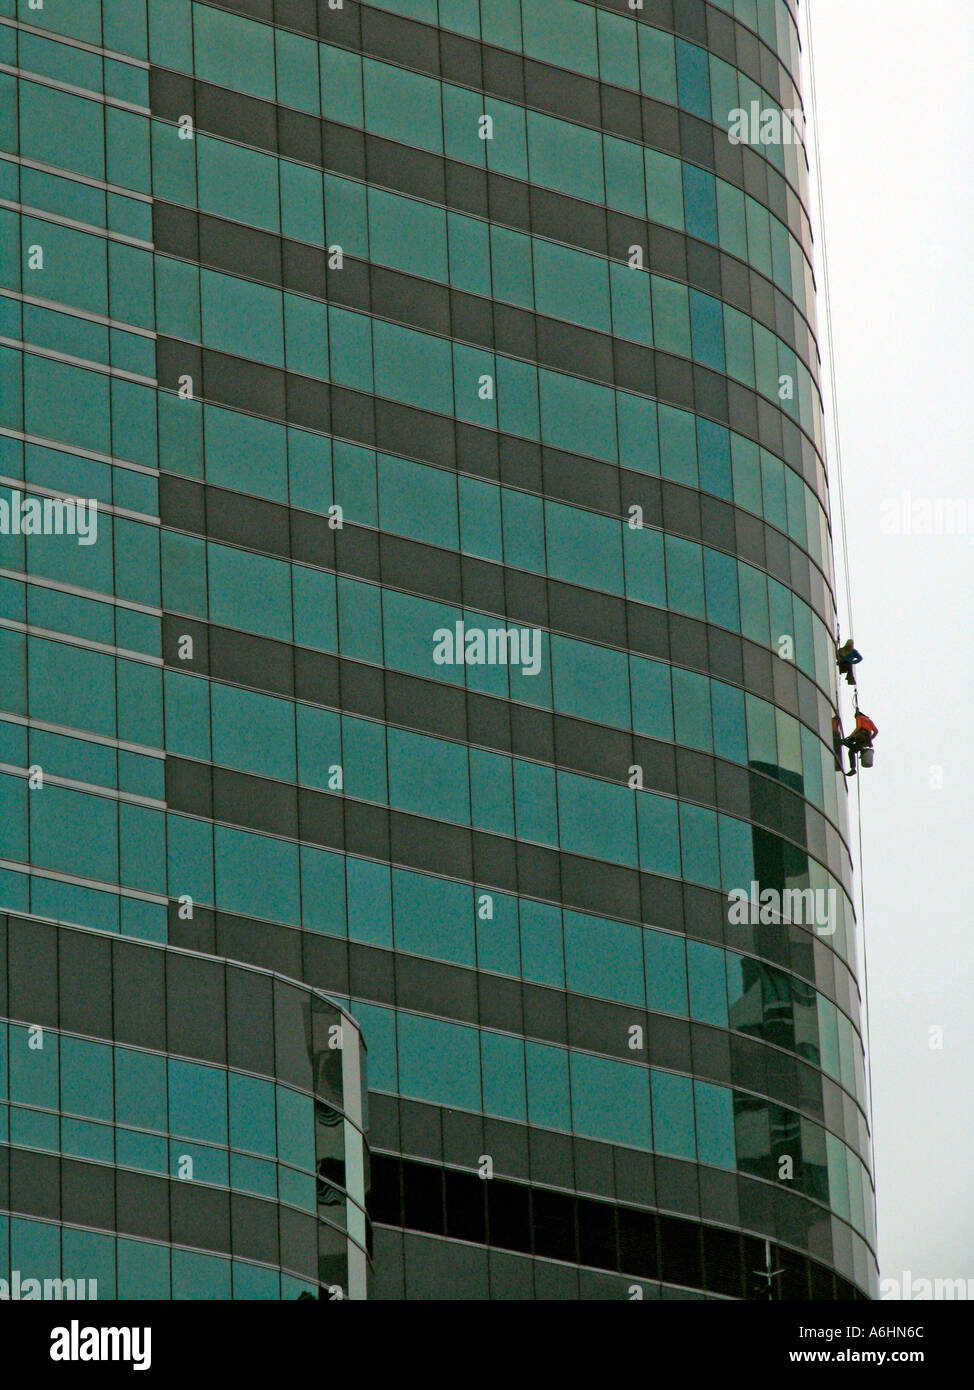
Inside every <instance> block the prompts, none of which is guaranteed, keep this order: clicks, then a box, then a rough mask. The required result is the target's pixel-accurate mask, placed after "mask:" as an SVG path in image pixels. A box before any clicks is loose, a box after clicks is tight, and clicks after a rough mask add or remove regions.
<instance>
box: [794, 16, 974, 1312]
mask: <svg viewBox="0 0 974 1390" xmlns="http://www.w3.org/2000/svg"><path fill="white" fill-rule="evenodd" d="M802 9H803V11H804V15H803V42H804V47H805V59H806V74H805V94H806V104H807V99H808V95H809V93H810V90H811V88H810V83H809V78H808V71H807V59H808V48H809V45H808V39H807V26H808V24H809V21H810V22H811V26H812V38H813V46H814V55H815V66H816V85H817V95H818V125H819V163H820V167H821V171H822V187H823V190H824V198H825V236H826V240H827V247H828V258H829V272H830V273H829V282H830V285H831V299H832V332H833V337H834V349H835V362H834V367H835V375H836V387H837V397H838V406H839V425H840V437H841V445H842V475H843V478H844V489H845V500H846V523H847V529H848V556H849V573H850V577H851V585H852V603H853V612H854V618H855V623H854V627H853V628H852V629H851V635H853V636H854V638H855V643H856V646H857V647H858V649H859V650H860V651H861V652H862V653H863V657H864V660H863V663H862V665H861V666H860V667H859V668H858V670H859V696H860V701H861V704H862V707H863V709H865V710H866V711H867V712H868V713H869V714H870V715H871V716H872V718H873V719H874V720H875V722H876V724H877V725H878V727H879V730H880V732H879V736H878V738H877V739H876V762H875V766H874V767H873V769H872V770H871V771H869V772H866V773H864V774H862V775H861V776H860V778H859V779H858V782H859V789H860V790H861V793H862V808H861V809H862V827H863V829H862V834H863V859H862V864H861V883H862V885H863V891H864V897H865V913H864V918H863V920H864V924H865V931H864V933H862V934H861V935H863V936H864V939H865V945H866V951H867V954H868V979H869V1004H870V1034H871V1058H872V1079H873V1108H874V1134H873V1137H874V1154H875V1170H876V1188H877V1206H878V1226H879V1258H880V1276H881V1279H883V1280H896V1281H898V1288H900V1289H901V1290H903V1291H904V1292H905V1293H906V1296H908V1292H909V1291H908V1286H907V1284H906V1281H905V1273H906V1271H909V1273H910V1277H911V1279H912V1281H913V1282H914V1284H915V1281H916V1280H917V1279H918V1278H926V1279H931V1280H932V1279H938V1278H940V1279H968V1280H970V1281H971V1283H970V1284H969V1286H968V1288H969V1294H970V1296H972V1297H974V1201H972V1199H971V1195H970V1181H971V1177H972V1175H974V1124H972V1118H971V1095H972V1079H971V1063H972V1059H974V1045H972V1044H974V1024H972V1012H974V1011H972V1009H971V1004H970V997H969V996H970V990H971V986H972V983H974V944H972V943H974V908H972V903H974V836H972V826H974V756H972V744H974V738H972V732H971V725H972V719H971V711H972V707H974V700H972V693H974V651H972V643H974V620H972V612H974V603H972V591H974V586H972V577H974V467H972V461H974V444H972V440H974V360H972V358H974V353H972V343H974V333H972V324H974V251H972V243H971V228H972V226H974V178H972V175H971V167H972V165H971V150H972V148H974V97H972V95H971V92H972V79H974V4H972V3H971V0H925V3H924V4H923V5H922V6H921V5H918V4H917V3H916V0H854V3H851V4H850V3H847V0H804V3H803V5H802ZM813 222H814V225H815V228H816V237H817V239H818V241H819V245H818V249H817V256H816V275H817V280H818V286H819V315H820V323H822V320H823V319H824V302H823V300H824V296H823V294H822V288H823V287H822V247H821V233H820V230H819V228H818V219H817V211H816V214H815V217H814V218H813ZM822 326H823V327H824V323H823V324H822ZM820 336H821V337H823V338H824V334H822V335H820ZM823 352H824V347H823ZM826 414H827V415H828V405H827V409H826ZM830 486H831V496H832V509H833V532H834V534H835V536H836V549H837V560H838V561H839V563H840V564H841V557H840V556H839V554H838V551H839V548H840V540H839V526H838V520H839V516H838V487H837V480H836V451H835V449H834V447H833V448H832V449H831V451H830ZM904 494H908V497H904ZM938 503H939V504H940V507H939V508H938V507H937V505H936V504H938ZM945 503H957V504H958V506H957V507H956V508H954V509H952V510H951V509H949V508H948V509H945V508H944V504H945ZM961 503H963V507H961V506H960V505H959V504H961ZM931 531H932V532H933V533H932V534H931V533H930V532H931ZM841 592H842V591H841V590H840V593H841ZM840 613H841V616H842V630H843V635H844V636H848V635H850V628H849V623H848V614H847V613H846V611H845V600H844V597H840ZM842 688H843V690H845V689H846V687H845V686H844V685H843V687H842ZM848 708H849V705H848V702H847V704H846V709H848ZM850 819H851V822H852V825H853V829H854V830H855V826H856V814H855V801H854V799H853V800H852V801H850ZM861 979H862V975H861V973H860V981H861ZM937 1030H940V1031H939V1032H938V1031H937ZM885 1292H886V1293H887V1295H889V1294H891V1293H894V1292H895V1289H894V1288H893V1287H892V1286H890V1285H887V1286H886V1290H885Z"/></svg>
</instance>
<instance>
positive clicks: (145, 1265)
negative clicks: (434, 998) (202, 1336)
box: [0, 916, 371, 1299]
mask: <svg viewBox="0 0 974 1390" xmlns="http://www.w3.org/2000/svg"><path fill="white" fill-rule="evenodd" d="M0 937H2V940H0V1140H2V1147H0V1198H2V1200H0V1207H2V1208H3V1212H4V1214H0V1270H2V1273H0V1278H2V1279H3V1280H4V1281H5V1284H6V1287H7V1289H9V1287H10V1284H11V1281H18V1280H19V1282H20V1286H21V1287H24V1286H25V1285H26V1281H28V1280H35V1281H37V1283H38V1284H39V1285H41V1286H43V1284H44V1282H45V1281H52V1280H53V1281H70V1285H69V1286H70V1287H71V1288H73V1289H75V1290H77V1289H78V1288H79V1286H81V1288H82V1289H83V1291H82V1292H78V1293H77V1294H76V1296H78V1297H81V1298H85V1297H87V1298H89V1299H114V1298H120V1299H130V1298H136V1299H159V1298H162V1299H168V1298H173V1299H228V1298H241V1299H282V1298H283V1299H289V1298H322V1299H335V1298H346V1297H350V1298H357V1299H362V1298H365V1297H366V1293H367V1286H368V1276H369V1257H368V1254H367V1253H366V1251H367V1248H369V1249H370V1248H371V1229H370V1226H369V1223H368V1218H367V1217H366V1187H367V1183H368V1155H367V1150H366V1147H365V1140H364V1138H363V1129H364V1125H365V1114H364V1085H365V1074H364V1051H363V1050H362V1047H361V1040H360V1035H359V1032H358V1029H357V1028H356V1026H355V1024H354V1022H353V1021H352V1020H351V1019H350V1018H349V1016H348V1015H347V1014H346V1013H344V1012H343V1011H342V1010H341V1009H340V1008H339V1007H338V1006H337V1005H336V1004H334V1003H333V1002H332V1001H331V1000H329V999H326V998H324V997H323V996H322V995H320V994H318V993H317V992H316V991H314V990H311V989H308V988H307V987H306V986H304V985H299V984H296V983H295V982H293V981H290V980H283V979H281V978H280V977H279V976H275V975H273V974H271V973H270V972H268V971H263V970H256V969H254V968H252V967H249V966H243V965H237V964H236V963H232V962H226V961H223V960H217V959H214V958H212V957H204V956H202V955H199V954H197V953H195V952H188V951H180V950H176V949H174V948H171V947H161V946H158V945H155V944H154V943H149V942H145V941H139V940H132V939H128V940H126V939H122V938H121V937H115V938H110V937H107V936H106V935H105V934H104V933H100V932H93V931H87V930H84V929H81V928H78V927H73V926H65V925H59V924H57V923H54V922H46V921H44V920H43V919H41V918H38V917H13V916H10V917H7V916H3V917H0ZM6 1213H9V1214H6ZM4 1296H5V1297H6V1296H7V1294H6V1293H5V1295H4ZM36 1296H40V1295H36Z"/></svg>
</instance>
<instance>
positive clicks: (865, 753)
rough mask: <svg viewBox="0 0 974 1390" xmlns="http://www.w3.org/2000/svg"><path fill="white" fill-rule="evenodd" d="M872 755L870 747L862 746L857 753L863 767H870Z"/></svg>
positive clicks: (872, 751)
mask: <svg viewBox="0 0 974 1390" xmlns="http://www.w3.org/2000/svg"><path fill="white" fill-rule="evenodd" d="M873 757H874V750H873V749H872V748H864V749H863V750H862V752H861V753H860V754H859V761H860V762H861V763H862V765H863V767H872V765H873Z"/></svg>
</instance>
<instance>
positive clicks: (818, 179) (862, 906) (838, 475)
mask: <svg viewBox="0 0 974 1390" xmlns="http://www.w3.org/2000/svg"><path fill="white" fill-rule="evenodd" d="M805 10H806V14H807V22H806V26H805V27H806V30H807V33H808V71H809V79H810V84H811V92H810V96H811V108H812V142H813V145H814V152H815V186H816V190H817V193H818V224H819V240H820V244H821V249H822V299H823V304H824V307H825V340H826V343H827V345H828V359H829V360H828V373H827V374H828V382H829V396H830V398H831V401H830V404H831V414H832V438H833V443H834V446H835V479H836V484H837V490H838V499H839V527H840V533H841V538H842V568H843V571H844V573H845V598H846V617H847V619H848V624H849V626H848V632H849V633H850V634H851V633H852V631H853V630H854V629H853V618H852V583H851V580H850V577H849V543H848V534H847V531H846V505H845V487H844V485H843V478H842V442H841V435H840V433H839V401H838V391H837V388H836V376H835V347H834V339H833V334H832V290H831V283H830V279H829V255H828V239H827V237H826V235H825V226H826V223H825V191H824V186H823V179H822V155H821V147H820V145H819V129H818V89H817V85H816V80H815V45H814V41H813V37H812V30H813V28H814V26H813V24H812V0H805ZM861 779H862V772H861V768H860V774H859V777H857V779H856V819H857V822H858V838H859V876H858V878H859V925H860V930H861V933H862V994H863V1005H864V1021H865V1031H866V1074H867V1090H868V1108H869V1133H870V1138H871V1139H872V1137H873V1135H874V1128H873V1061H872V1031H871V1026H870V1007H869V957H868V952H867V949H866V894H865V887H864V882H863V860H862V780H861ZM875 1177H876V1175H875V1172H874V1173H873V1183H874V1186H875Z"/></svg>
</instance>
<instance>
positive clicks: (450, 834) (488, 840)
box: [166, 756, 838, 939]
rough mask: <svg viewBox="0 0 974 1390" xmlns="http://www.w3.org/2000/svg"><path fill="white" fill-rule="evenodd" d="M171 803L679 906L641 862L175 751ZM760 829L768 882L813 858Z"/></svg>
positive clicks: (377, 854) (363, 847)
mask: <svg viewBox="0 0 974 1390" xmlns="http://www.w3.org/2000/svg"><path fill="white" fill-rule="evenodd" d="M166 802H167V805H168V808H169V811H170V813H180V814H183V815H187V816H191V817H195V818H196V819H200V820H205V821H210V822H219V823H220V824H223V825H226V826H230V827H234V828H236V829H240V830H250V831H253V832H254V833H255V834H258V835H264V836H273V837H275V838H278V839H286V840H288V841H289V842H293V843H295V844H296V843H298V842H300V843H302V844H307V845H311V846H315V847H317V848H319V849H327V850H334V851H337V852H339V853H348V854H352V855H356V856H364V857H366V858H371V859H375V860H379V861H381V862H383V863H395V864H399V865H402V866H403V867H404V868H410V869H416V870H418V871H419V872H421V873H429V874H434V875H436V874H439V875H442V874H444V873H446V874H448V875H449V876H450V877H453V878H458V879H463V880H468V881H471V882H475V883H477V884H479V885H482V886H483V887H484V888H494V889H496V890H497V891H498V892H501V893H511V894H516V895H519V896H524V897H533V898H540V899H542V900H543V901H546V902H558V903H562V904H563V905H565V906H567V907H572V908H576V909H577V910H578V911H580V912H585V913H593V914H595V915H599V916H605V915H608V916H610V917H612V918H613V919H618V920H620V921H625V922H631V923H638V924H645V923H655V924H657V925H660V926H663V927H668V926H669V927H673V926H674V924H673V921H672V919H668V918H667V916H666V913H667V912H668V911H672V907H673V904H674V902H675V901H676V899H677V898H679V897H680V894H681V887H682V885H683V880H682V879H679V878H666V877H662V876H661V875H658V874H653V873H650V872H649V871H647V870H645V869H639V868H636V867H635V866H631V865H623V864H616V863H609V862H608V861H606V860H598V859H590V858H583V857H582V856H581V855H578V854H573V853H570V852H569V851H567V850H563V849H555V848H551V847H548V846H545V845H540V844H534V843H531V842H529V841H526V840H518V839H514V838H512V837H509V836H504V835H497V834H492V833H490V832H488V831H484V830H474V829H471V828H470V827H469V826H465V825H459V824H455V823H450V822H446V821H434V820H430V819H429V818H428V817H425V816H422V815H417V814H414V813H411V812H407V811H401V810H390V809H388V808H386V807H384V806H376V805H372V804H370V803H368V802H364V801H357V800H353V799H352V798H350V797H338V796H332V795H329V794H328V793H325V792H320V791H314V790H312V789H310V788H305V787H301V788H298V787H295V786H292V785H285V784H283V783H278V782H273V781H271V780H269V779H267V778H261V777H255V776H251V775H249V774H245V773H240V772H233V771H230V770H228V769H224V768H220V767H214V766H213V765H211V764H209V763H199V762H192V761H190V760H188V759H184V758H178V757H175V756H170V757H168V758H167V759H166ZM752 825H753V823H752ZM753 828H754V829H755V831H756V832H757V834H758V835H759V836H760V842H759V849H760V851H761V854H762V856H763V861H764V863H765V866H766V868H765V871H764V875H763V877H762V878H761V881H762V882H765V883H767V882H768V881H769V879H770V878H771V877H772V876H773V877H774V878H775V879H776V880H777V879H780V880H781V881H782V882H784V881H785V880H784V863H785V860H786V857H787V858H788V861H789V863H791V862H793V861H795V860H796V859H801V858H806V857H807V851H806V850H805V849H803V848H799V847H797V846H796V845H794V844H793V843H792V842H790V841H788V840H786V839H785V838H784V837H783V836H782V835H780V834H778V833H776V832H773V831H771V830H764V829H762V828H761V827H760V826H754V827H753ZM759 877H761V876H760V875H759ZM836 877H837V878H838V875H836ZM687 887H688V888H689V889H691V890H692V891H693V892H695V893H699V894H705V895H707V896H706V898H702V899H701V901H702V902H704V901H705V902H706V903H707V905H708V907H709V909H710V912H709V916H710V918H711V923H712V926H713V928H714V929H715V930H717V929H719V930H720V931H722V932H723V931H725V930H730V927H729V925H727V924H726V922H725V919H726V913H727V899H726V897H725V896H723V895H722V894H721V893H720V892H718V891H717V890H709V889H706V888H704V887H703V886H702V885H696V884H687ZM718 913H719V917H720V922H719V928H718V923H717V915H718ZM661 917H662V920H661ZM681 920H682V919H681ZM674 929H676V930H681V929H682V927H674ZM733 930H734V931H738V930H740V929H739V928H737V927H734V929H733ZM779 930H780V928H779ZM799 931H800V932H801V933H802V939H804V938H805V937H806V936H807V937H808V938H809V939H812V933H811V932H810V931H806V930H805V929H804V928H799Z"/></svg>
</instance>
